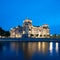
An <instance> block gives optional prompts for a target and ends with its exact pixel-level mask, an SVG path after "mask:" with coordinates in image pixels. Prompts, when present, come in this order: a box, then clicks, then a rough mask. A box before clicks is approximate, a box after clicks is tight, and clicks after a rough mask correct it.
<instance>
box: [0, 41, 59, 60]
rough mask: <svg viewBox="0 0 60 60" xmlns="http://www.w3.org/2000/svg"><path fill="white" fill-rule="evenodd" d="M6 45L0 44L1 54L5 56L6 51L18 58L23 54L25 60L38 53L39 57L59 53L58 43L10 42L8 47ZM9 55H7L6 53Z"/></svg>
mask: <svg viewBox="0 0 60 60" xmlns="http://www.w3.org/2000/svg"><path fill="white" fill-rule="evenodd" d="M5 44H6V43H4V45H3V43H1V46H0V50H1V49H3V50H2V53H3V52H5V53H3V54H5V55H6V53H7V51H8V52H10V53H13V52H14V53H16V56H20V54H23V55H24V57H23V56H22V55H21V56H22V57H23V58H25V59H26V60H29V59H31V57H32V56H33V55H34V54H36V53H39V54H40V56H41V54H42V55H48V53H50V54H53V53H54V52H56V53H57V54H58V52H59V43H58V42H10V43H9V45H8V44H7V45H5ZM8 54H9V53H8Z"/></svg>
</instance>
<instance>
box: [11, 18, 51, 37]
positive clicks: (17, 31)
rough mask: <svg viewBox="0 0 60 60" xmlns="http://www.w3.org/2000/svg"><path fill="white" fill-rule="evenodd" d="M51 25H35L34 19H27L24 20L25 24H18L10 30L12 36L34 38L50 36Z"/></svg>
mask: <svg viewBox="0 0 60 60" xmlns="http://www.w3.org/2000/svg"><path fill="white" fill-rule="evenodd" d="M49 35H50V32H49V26H48V25H47V24H44V25H42V26H33V25H32V20H30V19H26V20H24V21H23V26H18V27H16V28H12V29H11V30H10V37H13V38H15V37H16V38H20V37H25V38H26V37H32V38H49Z"/></svg>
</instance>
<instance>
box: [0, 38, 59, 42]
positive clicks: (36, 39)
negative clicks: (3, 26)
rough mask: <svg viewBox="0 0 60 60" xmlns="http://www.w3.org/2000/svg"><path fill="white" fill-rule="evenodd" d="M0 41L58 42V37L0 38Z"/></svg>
mask: <svg viewBox="0 0 60 60" xmlns="http://www.w3.org/2000/svg"><path fill="white" fill-rule="evenodd" d="M0 41H17V42H18V41H20V42H39V41H40V42H60V38H0Z"/></svg>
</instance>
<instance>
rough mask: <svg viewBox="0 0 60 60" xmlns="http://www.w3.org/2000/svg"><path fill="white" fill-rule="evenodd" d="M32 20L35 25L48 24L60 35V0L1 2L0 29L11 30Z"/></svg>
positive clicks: (3, 0)
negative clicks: (25, 20)
mask: <svg viewBox="0 0 60 60" xmlns="http://www.w3.org/2000/svg"><path fill="white" fill-rule="evenodd" d="M27 17H28V18H30V19H32V21H33V25H42V24H48V25H49V26H50V33H52V34H55V33H56V34H60V28H59V26H60V0H0V27H2V28H3V29H5V30H10V28H11V27H16V26H18V25H22V24H23V20H24V19H26V18H27Z"/></svg>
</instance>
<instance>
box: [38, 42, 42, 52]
mask: <svg viewBox="0 0 60 60" xmlns="http://www.w3.org/2000/svg"><path fill="white" fill-rule="evenodd" d="M38 50H39V51H40V50H41V42H38Z"/></svg>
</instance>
